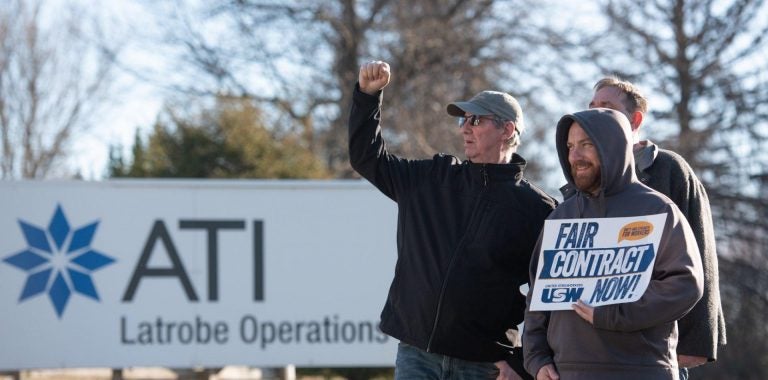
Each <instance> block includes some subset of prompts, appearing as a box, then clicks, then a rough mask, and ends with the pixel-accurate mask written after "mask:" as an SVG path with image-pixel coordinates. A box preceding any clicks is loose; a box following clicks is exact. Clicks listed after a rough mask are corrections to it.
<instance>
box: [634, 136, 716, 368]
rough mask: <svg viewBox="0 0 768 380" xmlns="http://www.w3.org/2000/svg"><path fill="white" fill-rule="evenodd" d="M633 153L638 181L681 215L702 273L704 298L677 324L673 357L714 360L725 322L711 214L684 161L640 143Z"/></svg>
mask: <svg viewBox="0 0 768 380" xmlns="http://www.w3.org/2000/svg"><path fill="white" fill-rule="evenodd" d="M642 146H643V147H642V148H641V149H639V150H636V151H635V152H634V155H635V168H636V172H637V176H638V178H639V179H640V181H641V182H642V183H644V184H646V185H648V186H650V187H651V188H652V189H654V190H656V191H658V192H660V193H662V194H664V195H666V196H668V197H669V198H670V199H671V200H672V201H673V202H675V205H677V207H678V208H679V209H680V211H682V212H683V215H685V218H686V219H687V220H688V224H689V225H690V226H691V229H692V230H693V235H694V236H695V237H696V243H697V245H698V247H699V253H700V254H701V263H702V266H703V269H704V296H703V297H702V298H701V300H700V301H699V303H697V304H696V306H695V307H694V308H693V310H691V311H690V312H689V313H688V314H687V315H686V316H684V317H683V318H682V319H680V320H679V321H678V328H679V330H680V338H679V343H678V346H677V353H678V354H682V355H692V356H703V357H706V358H708V360H709V361H714V360H715V359H717V349H718V346H721V345H725V343H726V336H725V318H724V317H723V308H722V305H721V304H720V279H719V275H718V270H717V252H716V247H715V233H714V228H713V227H712V212H711V211H710V209H709V198H708V197H707V191H706V190H705V189H704V185H702V184H701V182H700V181H699V179H698V178H696V174H694V173H693V170H691V167H690V166H689V165H688V163H687V162H685V160H684V159H683V158H682V157H681V156H680V155H678V154H677V153H675V152H672V151H669V150H665V149H660V148H659V147H658V146H657V145H656V144H654V143H653V142H651V141H644V142H643V143H642Z"/></svg>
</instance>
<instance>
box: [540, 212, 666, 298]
mask: <svg viewBox="0 0 768 380" xmlns="http://www.w3.org/2000/svg"><path fill="white" fill-rule="evenodd" d="M666 218H667V215H666V214H656V215H643V216H635V217H625V218H592V219H555V220H547V221H546V222H545V223H544V232H543V235H542V244H541V251H540V252H539V253H538V254H539V262H538V267H537V269H536V283H535V284H534V287H533V293H532V294H531V296H532V298H531V310H534V311H541V310H570V309H571V305H572V304H573V303H575V302H576V301H577V300H582V301H584V302H585V303H587V304H589V305H591V306H602V305H610V304H617V303H627V302H634V301H637V300H638V299H640V297H641V296H642V295H643V293H644V292H645V289H646V288H647V287H648V283H649V282H650V280H651V273H652V272H653V264H654V262H655V261H656V252H657V251H658V247H659V241H660V240H661V234H662V233H663V231H664V224H665V223H666Z"/></svg>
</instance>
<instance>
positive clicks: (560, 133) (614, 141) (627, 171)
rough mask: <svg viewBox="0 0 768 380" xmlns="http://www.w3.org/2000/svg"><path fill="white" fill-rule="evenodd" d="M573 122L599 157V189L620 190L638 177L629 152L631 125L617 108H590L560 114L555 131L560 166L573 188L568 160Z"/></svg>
mask: <svg viewBox="0 0 768 380" xmlns="http://www.w3.org/2000/svg"><path fill="white" fill-rule="evenodd" d="M573 122H577V123H579V125H580V126H581V127H582V128H583V129H584V132H586V134H587V135H588V136H589V138H590V139H592V143H593V144H595V147H596V148H597V154H598V157H600V173H601V174H600V176H601V178H600V190H601V191H602V193H603V194H604V195H611V194H615V193H617V192H620V191H621V190H622V189H623V188H624V187H625V186H626V185H627V184H629V183H630V182H635V181H637V177H636V176H635V171H634V169H633V168H634V167H635V159H634V157H633V154H632V128H631V127H630V125H629V120H627V117H626V116H624V114H622V113H621V112H619V111H615V110H612V109H608V108H593V109H589V110H585V111H580V112H576V113H573V114H568V115H565V116H563V117H562V118H560V121H559V122H558V123H557V131H556V132H555V146H556V148H557V155H558V157H559V159H560V167H561V168H562V169H563V174H564V175H565V178H566V179H567V180H568V183H569V184H570V185H571V186H573V187H574V188H575V183H574V181H573V176H572V175H571V164H570V163H569V162H568V146H567V144H568V131H569V130H570V128H571V124H573Z"/></svg>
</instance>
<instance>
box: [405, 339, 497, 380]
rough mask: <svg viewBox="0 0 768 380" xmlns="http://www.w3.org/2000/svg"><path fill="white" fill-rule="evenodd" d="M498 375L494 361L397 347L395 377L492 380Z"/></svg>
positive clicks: (433, 379) (415, 348) (411, 347)
mask: <svg viewBox="0 0 768 380" xmlns="http://www.w3.org/2000/svg"><path fill="white" fill-rule="evenodd" d="M497 376H499V369H498V368H496V366H495V365H494V364H493V363H483V362H470V361H466V360H461V359H456V358H452V357H450V356H445V355H440V354H433V353H430V352H426V351H424V350H422V349H419V348H417V347H414V346H411V345H408V344H405V343H400V344H398V346H397V360H396V362H395V380H413V379H419V380H421V379H424V380H479V379H484V380H485V379H488V380H492V379H495V378H496V377H497Z"/></svg>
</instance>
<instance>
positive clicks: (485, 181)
mask: <svg viewBox="0 0 768 380" xmlns="http://www.w3.org/2000/svg"><path fill="white" fill-rule="evenodd" d="M481 176H482V177H483V187H484V188H483V191H481V192H480V194H479V196H478V198H477V202H476V203H475V212H474V213H473V214H472V218H471V223H470V224H469V226H468V227H467V232H469V231H471V230H472V227H473V226H474V225H475V223H476V219H478V218H480V214H482V213H481V212H479V210H481V207H480V204H481V202H482V196H483V194H484V193H485V191H486V190H487V189H488V171H487V170H486V168H485V165H483V167H482V169H481ZM468 235H469V234H468V233H465V234H464V237H462V238H461V241H460V242H459V244H458V246H457V247H456V250H455V251H454V252H453V256H451V262H450V263H448V269H447V270H446V271H445V278H444V279H443V284H442V286H441V287H440V296H439V297H438V298H437V310H435V321H434V323H432V332H431V333H430V334H429V341H427V350H426V351H427V352H432V340H434V338H435V333H436V332H437V323H438V322H439V321H440V310H441V309H442V306H443V297H444V296H445V287H446V285H447V284H448V278H449V275H450V274H451V269H453V263H454V262H455V261H456V256H457V255H458V253H459V251H461V249H462V248H463V247H464V241H465V240H466V239H467V238H468Z"/></svg>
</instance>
